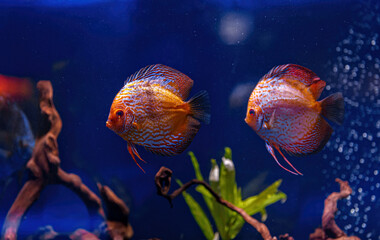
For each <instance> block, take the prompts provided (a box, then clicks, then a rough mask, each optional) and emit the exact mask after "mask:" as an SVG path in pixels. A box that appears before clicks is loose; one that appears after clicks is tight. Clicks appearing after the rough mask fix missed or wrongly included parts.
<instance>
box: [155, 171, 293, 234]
mask: <svg viewBox="0 0 380 240" xmlns="http://www.w3.org/2000/svg"><path fill="white" fill-rule="evenodd" d="M172 174H173V172H172V170H170V169H169V168H166V167H161V168H160V170H159V171H158V172H157V174H156V176H155V183H156V187H157V194H158V195H160V196H162V197H164V198H166V199H167V200H168V201H169V203H170V205H171V206H172V201H173V199H174V198H176V197H177V196H178V195H180V194H181V193H182V192H183V191H185V190H186V189H188V188H189V187H190V186H192V185H203V186H204V187H205V188H206V189H207V190H208V191H209V192H210V193H211V194H212V196H213V197H214V198H215V200H216V201H217V202H218V203H220V204H222V205H224V206H226V207H227V208H229V209H231V210H232V211H235V212H237V213H238V214H240V216H242V217H243V219H244V220H245V221H246V222H247V223H248V224H250V225H251V226H252V227H254V228H255V229H256V230H257V231H258V232H259V233H260V234H261V236H262V237H263V239H264V240H273V239H276V237H272V236H271V234H270V232H269V229H268V228H267V226H266V225H265V224H263V223H261V222H259V221H257V220H256V219H254V218H253V217H251V216H250V215H249V214H247V213H246V212H245V211H244V210H243V209H241V208H239V207H236V206H235V205H233V204H232V203H230V202H228V201H226V200H224V199H223V198H221V197H220V196H219V195H218V194H217V193H216V192H215V191H214V190H213V189H212V188H211V187H210V185H208V184H207V183H206V182H205V181H200V180H198V179H193V180H191V181H189V182H187V183H185V184H183V185H182V186H181V187H180V188H178V189H176V190H175V191H173V193H172V194H168V192H169V189H170V185H171V177H172ZM283 239H289V240H290V239H292V238H291V237H289V236H288V235H287V236H286V238H283Z"/></svg>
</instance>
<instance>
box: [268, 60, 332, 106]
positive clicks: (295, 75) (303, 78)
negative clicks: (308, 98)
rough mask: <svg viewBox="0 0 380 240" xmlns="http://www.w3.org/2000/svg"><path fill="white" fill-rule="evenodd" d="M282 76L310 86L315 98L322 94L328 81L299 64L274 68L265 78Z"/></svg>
mask: <svg viewBox="0 0 380 240" xmlns="http://www.w3.org/2000/svg"><path fill="white" fill-rule="evenodd" d="M276 77H277V78H282V79H289V80H296V81H298V82H300V83H302V84H304V85H305V86H306V87H307V88H309V90H310V92H311V94H312V95H313V96H314V98H315V99H318V98H319V96H320V95H321V93H322V91H323V89H324V87H325V86H326V82H325V81H323V80H321V79H320V78H319V77H318V76H317V74H315V73H314V72H313V71H311V70H310V69H308V68H305V67H302V66H300V65H297V64H286V65H280V66H277V67H274V68H272V69H271V70H270V71H269V72H268V73H267V74H265V76H264V77H263V78H276Z"/></svg>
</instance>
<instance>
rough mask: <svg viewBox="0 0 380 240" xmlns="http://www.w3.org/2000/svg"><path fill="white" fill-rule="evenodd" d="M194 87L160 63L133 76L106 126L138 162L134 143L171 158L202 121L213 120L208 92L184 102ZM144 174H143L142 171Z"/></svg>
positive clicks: (117, 98)
mask: <svg viewBox="0 0 380 240" xmlns="http://www.w3.org/2000/svg"><path fill="white" fill-rule="evenodd" d="M192 86H193V80H191V79H190V78H189V77H188V76H186V75H185V74H183V73H181V72H179V71H177V70H175V69H173V68H170V67H168V66H165V65H162V64H157V65H151V66H147V67H145V68H142V69H141V70H139V71H138V72H136V73H135V74H134V75H132V76H130V77H129V78H128V79H127V80H126V81H125V85H124V87H123V88H122V89H121V90H120V91H119V93H118V94H117V95H116V97H115V99H114V100H113V103H112V106H111V110H110V113H109V116H108V120H107V122H106V125H107V127H108V128H109V129H111V130H112V131H114V132H115V133H117V134H118V135H119V136H120V137H122V138H123V139H124V140H126V141H127V143H128V151H129V153H130V154H131V156H132V158H133V160H134V161H135V163H136V164H137V165H138V166H139V167H140V168H141V166H140V165H139V164H138V163H137V161H136V159H135V156H137V157H138V158H139V159H140V160H141V161H143V162H145V161H144V160H142V158H141V157H140V155H139V154H138V152H137V150H136V147H135V144H137V145H141V146H144V147H145V149H147V150H148V151H150V152H152V153H155V154H158V155H162V156H172V155H176V154H180V153H181V152H183V151H184V150H185V149H186V148H187V146H189V145H190V143H191V141H192V140H193V138H194V136H195V134H196V133H197V132H198V130H199V128H200V124H201V123H200V122H204V123H209V121H210V102H209V97H208V94H207V92H206V91H202V92H199V93H198V94H196V95H195V96H194V97H193V98H191V99H190V100H188V101H186V102H185V99H186V98H187V97H188V95H189V92H190V90H191V88H192ZM141 170H142V171H144V170H143V169H142V168H141Z"/></svg>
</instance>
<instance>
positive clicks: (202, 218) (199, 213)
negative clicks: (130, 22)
mask: <svg viewBox="0 0 380 240" xmlns="http://www.w3.org/2000/svg"><path fill="white" fill-rule="evenodd" d="M176 181H177V183H178V184H179V185H180V186H182V183H181V181H180V180H176ZM182 196H183V198H184V199H185V201H186V203H187V206H189V209H190V212H191V214H192V215H193V217H194V219H195V221H196V222H197V223H198V226H199V227H200V229H201V230H202V233H203V235H204V236H205V237H206V239H207V240H212V239H213V238H214V231H213V230H212V226H211V223H210V220H209V219H208V218H207V216H206V214H205V212H204V211H203V209H202V208H201V206H200V205H199V204H198V202H197V201H195V199H194V198H193V197H192V196H191V195H190V194H188V193H186V192H185V191H183V192H182Z"/></svg>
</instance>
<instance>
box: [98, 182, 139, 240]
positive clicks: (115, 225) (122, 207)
mask: <svg viewBox="0 0 380 240" xmlns="http://www.w3.org/2000/svg"><path fill="white" fill-rule="evenodd" d="M98 189H99V192H100V195H101V196H102V199H103V202H104V205H105V208H106V209H107V211H106V218H107V234H108V235H109V236H110V237H111V239H131V238H132V236H133V229H132V226H131V225H130V224H129V208H128V206H127V205H126V204H125V203H124V202H123V200H121V199H120V198H119V197H118V196H116V194H115V193H114V192H113V191H112V190H111V189H110V188H109V187H107V186H102V185H100V184H99V183H98Z"/></svg>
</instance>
